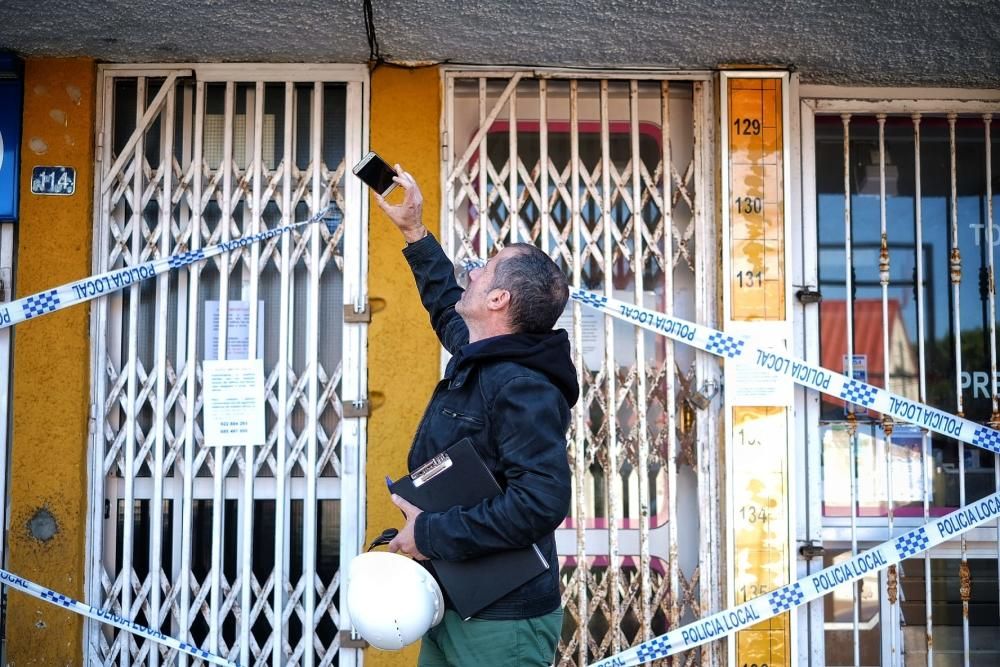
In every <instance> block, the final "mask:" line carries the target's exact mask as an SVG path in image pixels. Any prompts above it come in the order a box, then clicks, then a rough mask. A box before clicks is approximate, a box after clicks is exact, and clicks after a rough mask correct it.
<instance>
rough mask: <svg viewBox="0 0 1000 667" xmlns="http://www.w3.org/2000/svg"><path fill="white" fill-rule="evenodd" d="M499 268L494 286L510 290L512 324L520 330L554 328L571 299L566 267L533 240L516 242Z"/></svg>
mask: <svg viewBox="0 0 1000 667" xmlns="http://www.w3.org/2000/svg"><path fill="white" fill-rule="evenodd" d="M507 247H508V248H514V249H515V250H516V251H517V252H514V253H511V254H509V255H508V256H507V257H505V258H504V260H503V261H502V262H500V263H499V265H498V266H497V268H496V271H495V272H494V274H493V285H492V287H491V289H504V290H507V291H508V292H509V293H510V308H509V311H508V312H509V313H510V325H511V328H513V329H514V331H516V332H517V333H543V332H546V331H551V330H552V327H554V326H555V324H556V321H557V320H558V319H559V316H560V315H562V313H563V310H564V309H565V308H566V301H567V300H568V299H569V283H567V281H566V275H565V274H564V273H563V272H562V269H560V268H559V266H558V265H557V264H556V263H555V262H553V261H552V259H551V258H550V257H549V256H548V255H546V254H545V253H544V252H542V250H541V249H540V248H538V247H536V246H533V245H531V244H530V243H512V244H510V245H509V246H507Z"/></svg>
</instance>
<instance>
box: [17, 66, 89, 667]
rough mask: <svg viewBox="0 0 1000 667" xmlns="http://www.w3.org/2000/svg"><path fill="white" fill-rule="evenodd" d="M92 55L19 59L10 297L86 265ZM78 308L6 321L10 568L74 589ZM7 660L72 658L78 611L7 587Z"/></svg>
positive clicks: (78, 553) (83, 392)
mask: <svg viewBox="0 0 1000 667" xmlns="http://www.w3.org/2000/svg"><path fill="white" fill-rule="evenodd" d="M95 76H96V69H95V65H94V62H93V61H92V60H84V59H72V60H67V59H32V60H28V61H27V62H26V63H25V83H24V133H23V140H22V145H21V193H20V196H21V210H20V218H19V222H18V229H17V235H18V245H17V259H16V264H17V278H16V285H17V297H18V298H20V297H23V296H26V295H29V294H33V293H35V292H39V291H41V290H44V289H47V288H52V287H55V286H57V285H60V284H62V283H65V282H69V281H72V280H77V279H79V278H82V277H85V276H86V275H88V274H89V273H90V257H91V239H92V233H91V230H92V228H93V220H92V217H91V211H92V208H91V200H92V198H93V164H94V147H93V136H94V127H95V124H94V112H95V111H94V94H95V93H94V85H95ZM40 165H49V166H51V165H59V166H64V167H73V168H75V169H76V192H75V193H74V194H73V195H70V196H39V195H33V194H31V186H30V181H31V170H32V167H35V166H40ZM89 321H90V318H89V310H88V308H87V307H86V306H75V307H72V308H67V309H65V310H62V311H59V312H57V313H53V314H50V315H46V316H44V317H40V318H38V319H35V320H31V321H28V322H24V323H22V324H18V325H17V326H16V329H15V331H14V367H13V438H12V441H13V442H12V455H11V461H10V477H11V480H10V533H9V536H8V544H9V561H8V563H9V565H8V567H9V569H10V570H12V571H13V572H15V573H17V574H19V575H21V576H23V577H25V578H27V579H31V580H33V581H36V582H38V583H40V584H42V585H44V586H48V587H50V588H53V589H55V590H57V591H59V592H61V593H64V594H66V595H69V596H71V597H73V598H76V599H82V598H83V587H84V563H85V562H86V559H85V548H86V546H85V538H86V524H87V509H88V502H87V479H88V470H87V448H88V436H87V421H88V405H89V403H90V349H89V341H90V337H89ZM9 596H10V597H9V605H8V609H7V660H8V664H10V665H17V667H21V666H22V665H79V664H82V662H83V659H82V628H83V622H82V617H81V616H79V615H77V614H75V613H73V612H70V611H67V610H65V609H63V608H60V607H57V606H54V605H51V604H48V603H46V602H41V601H39V600H36V599H34V598H31V597H28V596H26V595H24V594H22V593H19V592H16V591H11V592H10V593H9Z"/></svg>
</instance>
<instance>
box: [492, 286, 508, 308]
mask: <svg viewBox="0 0 1000 667" xmlns="http://www.w3.org/2000/svg"><path fill="white" fill-rule="evenodd" d="M509 305H510V292H509V291H507V290H505V289H494V290H490V294H489V297H487V299H486V307H487V308H488V309H489V310H506V308H507V306H509Z"/></svg>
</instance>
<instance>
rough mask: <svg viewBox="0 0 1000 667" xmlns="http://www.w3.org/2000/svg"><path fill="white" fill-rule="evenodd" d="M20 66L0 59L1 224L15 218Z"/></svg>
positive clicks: (9, 58) (19, 146) (19, 130)
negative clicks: (2, 221)
mask: <svg viewBox="0 0 1000 667" xmlns="http://www.w3.org/2000/svg"><path fill="white" fill-rule="evenodd" d="M19 69H20V68H19V63H18V62H17V61H16V60H15V59H13V58H11V57H10V56H4V55H0V220H14V219H15V218H17V191H18V175H19V173H20V166H21V164H20V163H21V97H22V95H21V90H22V82H21V79H20V76H19Z"/></svg>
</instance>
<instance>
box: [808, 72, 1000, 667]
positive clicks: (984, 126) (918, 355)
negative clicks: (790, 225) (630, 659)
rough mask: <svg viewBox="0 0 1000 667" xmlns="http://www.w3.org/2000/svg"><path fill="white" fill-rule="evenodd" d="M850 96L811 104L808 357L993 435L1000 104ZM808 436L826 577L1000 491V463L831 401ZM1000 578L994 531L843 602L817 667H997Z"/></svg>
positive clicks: (991, 99) (853, 592)
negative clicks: (812, 308) (813, 331)
mask: <svg viewBox="0 0 1000 667" xmlns="http://www.w3.org/2000/svg"><path fill="white" fill-rule="evenodd" d="M853 92H855V91H850V93H853ZM850 93H848V94H844V91H841V94H840V95H838V97H836V98H834V97H832V96H831V97H827V96H828V95H830V93H826V95H827V96H824V95H817V96H816V97H812V96H811V95H810V94H809V93H807V92H806V91H803V93H802V106H801V109H802V144H803V156H804V161H803V186H804V189H805V190H804V197H803V201H804V215H803V219H804V234H805V237H806V248H807V255H806V257H807V258H806V260H805V266H806V270H805V272H804V277H805V282H806V283H807V284H813V285H817V286H818V289H819V290H820V291H821V293H822V296H823V298H822V302H821V303H820V306H819V309H818V311H819V312H818V322H817V326H816V328H817V330H818V334H819V335H818V336H817V337H816V340H814V341H813V343H812V347H813V349H812V351H811V352H810V354H812V355H813V357H814V358H815V359H816V360H817V361H818V362H819V363H820V364H821V365H823V366H825V367H828V368H832V369H834V370H837V371H843V372H845V373H846V372H849V373H852V374H853V375H854V376H855V377H859V378H862V379H864V381H866V382H868V383H871V384H874V385H876V386H880V387H886V388H888V389H890V390H891V391H893V392H896V393H898V394H901V395H903V396H905V397H907V398H909V399H911V400H914V401H919V402H920V403H926V404H929V405H931V406H934V407H937V408H940V409H942V410H947V411H949V412H952V413H954V414H957V415H962V416H964V417H966V418H967V419H970V420H973V421H976V422H979V423H983V424H989V425H991V426H993V427H994V428H996V426H997V423H998V422H1000V392H998V383H1000V375H998V371H997V348H998V345H1000V340H998V337H997V323H996V320H997V310H996V277H995V276H996V274H995V259H996V251H997V250H996V249H997V245H998V244H1000V230H998V228H997V220H996V216H995V209H996V206H997V205H998V204H1000V200H998V185H997V180H996V179H997V175H998V174H1000V153H998V151H997V150H996V145H997V143H998V141H1000V132H998V129H997V127H996V123H995V122H994V118H995V116H996V114H997V113H998V112H1000V98H998V97H997V96H996V95H995V94H993V93H992V92H991V93H990V94H987V95H986V96H985V97H986V98H987V99H982V100H947V99H926V100H913V99H906V100H891V99H875V98H873V99H864V95H859V96H857V97H855V96H854V95H853V94H850ZM812 244H815V251H816V252H815V257H816V261H815V263H813V262H811V261H810V260H809V259H808V256H809V255H808V253H809V250H808V249H809V248H810V246H811V245H812ZM848 369H850V370H848ZM809 428H810V429H811V430H810V433H811V435H810V437H809V441H810V443H811V444H810V455H809V457H810V459H811V461H813V465H812V467H811V468H810V469H809V471H808V473H807V474H808V476H809V478H810V483H809V489H810V491H809V493H810V495H811V498H810V502H809V506H808V515H809V525H810V526H811V528H810V531H809V534H808V535H807V536H806V537H808V538H809V539H816V540H822V542H823V545H824V553H823V557H822V559H816V560H817V561H818V560H822V561H823V563H822V565H821V564H820V563H819V562H813V563H810V564H809V568H810V569H811V570H812V571H815V569H819V568H820V567H822V566H823V565H831V564H834V563H838V562H842V561H843V560H844V559H846V558H848V557H850V556H851V554H856V553H858V551H860V550H864V549H866V548H868V547H869V546H871V545H872V544H874V543H878V542H882V541H884V540H886V539H888V538H889V537H890V536H893V535H898V534H900V533H901V532H904V531H905V530H909V529H912V528H913V527H915V526H918V525H921V524H924V523H927V522H929V521H932V520H934V519H935V518H936V517H940V516H942V515H943V514H945V513H947V512H949V511H951V510H953V509H954V508H957V507H961V506H965V505H967V504H969V503H972V502H974V501H976V500H978V499H980V498H982V497H984V496H986V495H988V494H990V493H994V492H996V491H997V490H998V489H1000V457H997V456H995V455H990V454H989V453H988V452H984V451H980V450H978V449H977V448H974V447H969V446H966V445H965V444H964V443H962V442H960V441H956V440H951V439H949V438H945V437H942V436H938V435H935V434H933V433H930V432H928V431H927V430H924V429H921V428H920V427H918V426H912V425H909V424H901V423H894V422H893V419H892V418H890V417H886V416H884V415H880V414H876V413H871V412H869V411H867V410H865V409H864V408H862V407H861V406H852V405H849V404H844V403H843V402H841V401H836V400H831V399H829V398H827V397H823V399H822V401H821V402H820V403H819V405H818V413H815V414H814V416H813V418H812V420H811V423H810V426H809ZM820 462H821V463H820ZM998 563H1000V532H998V526H996V525H992V524H987V525H986V526H983V527H980V528H978V529H975V530H972V531H970V532H968V533H966V534H963V535H962V537H961V538H959V539H955V540H952V541H951V542H949V543H946V544H944V545H941V546H940V547H937V548H935V549H932V550H930V551H928V552H925V553H924V554H923V555H921V556H917V557H912V558H909V559H907V560H905V561H903V562H902V563H901V564H900V566H899V567H898V568H897V567H895V566H892V567H890V568H889V569H888V570H886V571H884V572H880V573H874V574H872V575H870V576H868V577H865V579H864V580H862V581H861V582H859V585H855V586H841V587H839V588H838V589H835V590H834V591H832V593H831V594H830V595H829V596H827V597H826V598H825V599H824V602H823V604H822V605H814V606H813V610H812V613H811V614H810V617H811V618H810V619H809V622H810V623H811V624H813V625H814V627H813V630H812V632H810V633H809V634H810V635H811V636H812V638H813V641H814V642H815V643H814V645H813V647H812V648H811V649H810V655H811V661H810V664H823V665H830V666H841V665H888V666H892V667H896V666H906V667H911V666H921V667H922V666H923V665H967V666H968V665H973V666H974V665H995V664H998V662H1000V648H998V647H1000V645H998V643H997V639H996V637H997V631H998V629H1000V576H998V575H1000V566H998ZM801 574H802V573H801V572H800V575H801Z"/></svg>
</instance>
